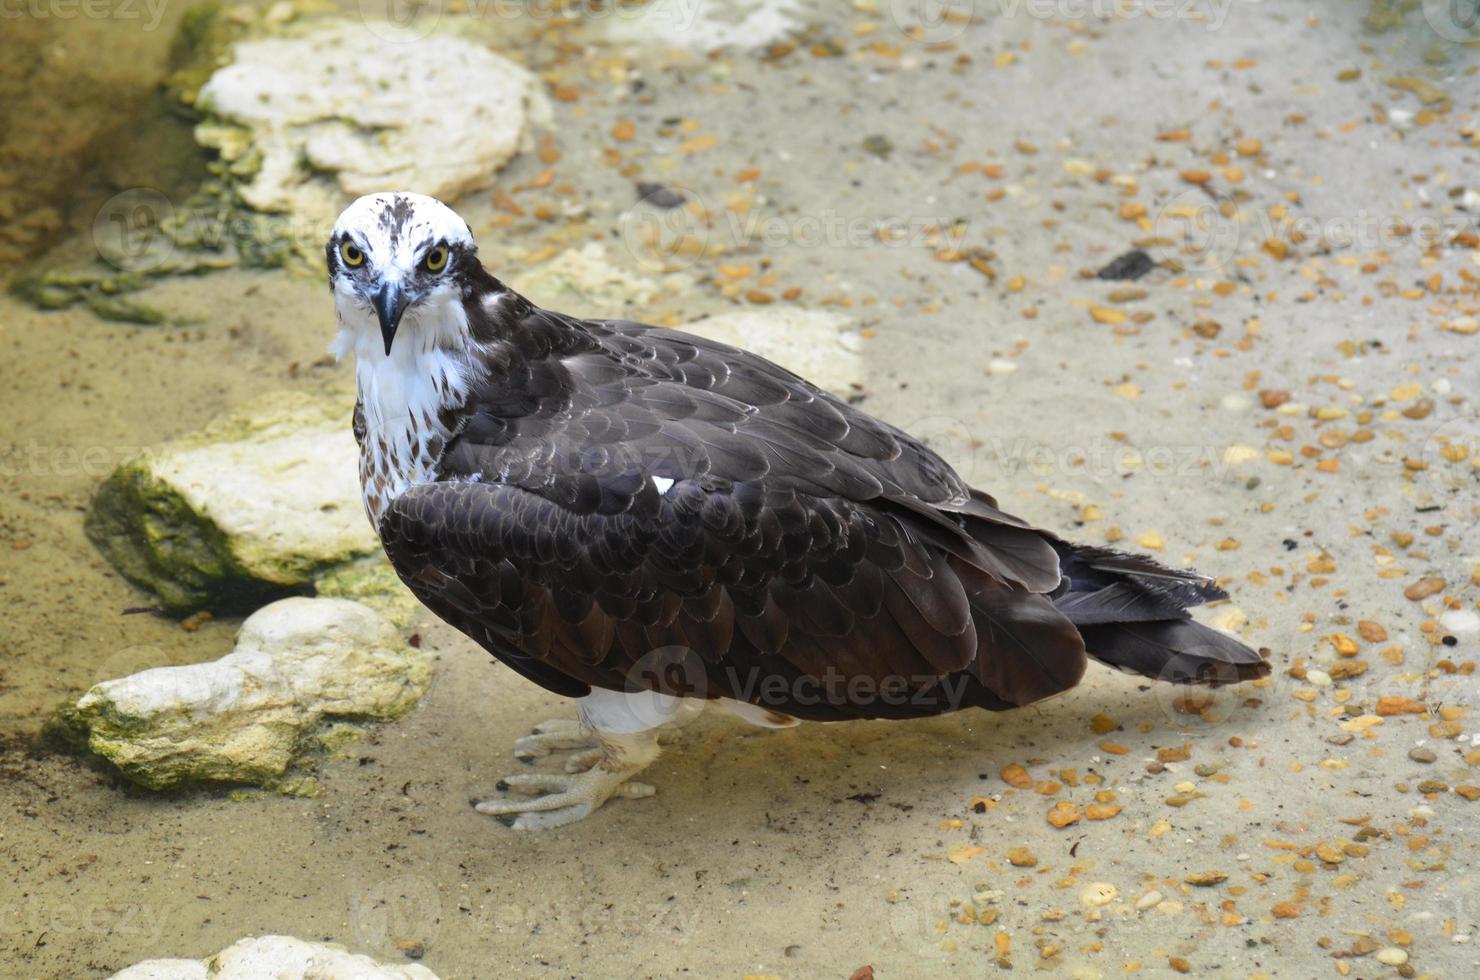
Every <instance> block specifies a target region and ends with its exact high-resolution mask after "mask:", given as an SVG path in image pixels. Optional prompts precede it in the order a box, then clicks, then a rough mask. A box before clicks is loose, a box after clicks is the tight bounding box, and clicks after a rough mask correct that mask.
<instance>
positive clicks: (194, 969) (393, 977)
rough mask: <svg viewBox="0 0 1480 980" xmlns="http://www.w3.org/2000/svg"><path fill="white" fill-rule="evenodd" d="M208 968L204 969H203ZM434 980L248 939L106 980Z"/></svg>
mask: <svg viewBox="0 0 1480 980" xmlns="http://www.w3.org/2000/svg"><path fill="white" fill-rule="evenodd" d="M207 962H209V964H210V965H209V968H208V967H207ZM207 976H209V977H210V980H263V978H264V977H273V978H275V980H438V978H437V975H436V974H435V973H433V972H432V971H431V970H428V969H427V968H426V967H424V966H422V965H421V964H419V963H408V964H406V965H403V966H400V965H398V966H387V965H386V964H383V963H377V962H376V961H375V960H372V959H371V958H370V957H368V956H364V955H361V954H356V953H351V952H349V951H348V950H346V949H345V948H344V947H342V946H335V945H331V944H328V943H311V942H306V941H304V940H302V939H294V938H293V937H292V936H251V937H248V938H246V939H243V940H240V941H238V942H236V943H234V944H233V945H231V946H228V947H227V948H226V949H224V950H222V951H221V952H219V953H217V954H216V955H215V956H213V957H211V958H210V960H209V961H203V960H148V961H146V962H144V963H139V964H137V965H135V966H131V967H129V968H128V969H126V970H123V971H121V972H119V973H115V974H113V977H112V980H206V977H207Z"/></svg>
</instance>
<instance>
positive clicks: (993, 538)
mask: <svg viewBox="0 0 1480 980" xmlns="http://www.w3.org/2000/svg"><path fill="white" fill-rule="evenodd" d="M521 304H523V305H521ZM497 308H498V309H499V310H500V311H505V313H504V314H501V315H506V314H507V311H514V315H515V319H513V320H508V321H503V322H497V323H495V322H490V321H489V320H488V319H487V317H488V315H489V314H487V313H486V312H485V310H486V308H485V307H484V305H483V304H481V303H478V302H470V303H469V304H468V305H467V307H466V309H467V310H468V312H469V316H470V321H472V322H473V323H474V328H475V329H474V333H475V336H477V337H478V338H479V339H480V341H481V342H483V343H484V344H485V345H487V347H488V350H489V351H490V352H491V353H490V354H489V358H490V363H489V372H488V380H487V381H486V383H484V384H483V385H481V386H480V387H478V388H476V389H475V390H474V391H473V392H472V394H471V397H470V398H469V399H468V401H467V403H466V405H464V406H463V408H462V409H461V410H460V411H459V412H457V413H455V417H454V418H453V419H452V420H451V421H452V428H453V429H454V431H455V432H456V435H455V436H454V437H453V438H452V439H451V440H450V442H449V444H448V446H447V448H446V450H445V451H444V454H443V456H442V459H441V462H440V474H439V476H440V480H439V482H436V483H433V484H429V485H424V486H418V487H414V488H412V489H411V490H408V491H407V492H405V493H403V494H402V495H401V496H400V497H399V498H397V499H396V500H395V501H393V502H392V503H391V505H390V506H389V507H388V508H387V510H386V512H385V515H384V517H383V518H382V521H381V525H380V528H379V530H380V533H381V538H382V541H383V543H384V545H385V548H386V552H387V554H388V555H389V556H390V558H391V561H392V563H393V565H394V566H395V567H396V570H397V572H398V573H399V574H400V575H401V577H402V578H403V580H405V581H406V583H407V585H408V586H410V588H411V589H412V590H413V591H414V592H415V593H416V594H417V595H418V596H419V597H421V598H422V600H423V601H424V602H426V603H427V605H428V606H429V607H431V608H432V609H433V610H434V611H435V612H437V613H438V614H439V615H441V616H443V618H445V619H447V620H448V621H449V622H452V623H453V624H454V625H456V626H458V627H459V628H461V629H463V630H464V631H465V632H467V633H468V634H469V635H471V636H473V637H474V638H475V639H477V640H478V641H479V642H480V643H482V644H483V645H484V646H485V647H486V648H488V649H489V650H490V651H492V652H493V653H494V654H495V655H496V656H498V657H499V658H500V659H502V660H504V661H505V662H508V663H509V664H510V665H511V666H513V667H514V668H515V669H516V670H519V671H520V672H521V673H523V674H524V675H525V676H527V677H529V678H530V679H531V680H534V681H536V682H537V683H540V684H542V685H544V686H546V687H548V688H550V689H551V690H556V691H558V692H560V693H566V694H581V693H584V692H585V691H586V690H588V689H589V688H590V687H605V688H611V689H617V690H621V689H626V688H628V687H629V686H631V685H632V684H634V679H633V676H632V675H633V671H634V668H635V667H636V666H637V665H638V664H640V663H642V662H643V659H644V657H646V655H647V654H648V653H649V652H650V651H652V650H653V649H654V648H656V647H661V646H687V647H691V648H693V649H694V650H696V651H697V652H698V653H699V655H700V659H701V661H702V663H703V665H704V667H703V669H704V671H706V685H707V693H709V694H711V695H724V696H727V697H736V698H741V699H746V700H752V701H756V702H757V703H761V702H759V701H757V698H758V697H759V695H758V694H757V693H756V689H755V688H754V681H755V680H756V679H757V678H758V677H765V678H773V679H779V680H780V681H782V682H783V683H781V684H779V685H773V690H776V691H781V692H783V693H781V694H778V695H775V696H774V697H773V699H772V702H771V703H767V704H766V706H767V707H772V708H776V709H777V710H781V711H784V712H787V713H790V714H795V715H798V716H801V717H814V718H841V717H871V716H886V717H906V716H910V715H919V714H933V713H938V712H940V711H946V710H952V709H954V708H959V707H962V706H964V704H966V703H971V704H979V705H981V706H984V707H992V708H1000V707H1006V706H1011V705H1017V704H1024V703H1027V702H1029V701H1032V700H1036V699H1037V698H1040V697H1045V696H1047V695H1048V694H1052V693H1055V692H1057V691H1059V690H1063V689H1064V688H1065V687H1068V686H1072V684H1073V683H1074V682H1075V681H1077V680H1078V677H1079V674H1080V672H1081V671H1082V670H1083V666H1084V659H1085V653H1084V645H1083V643H1082V641H1081V640H1080V639H1079V635H1078V633H1077V631H1076V630H1075V629H1074V627H1073V626H1072V625H1071V624H1070V623H1069V622H1068V621H1067V620H1066V619H1064V618H1063V617H1062V616H1059V615H1058V614H1057V613H1056V612H1055V611H1054V609H1053V606H1052V604H1051V603H1050V602H1049V601H1048V600H1046V599H1044V598H1042V597H1041V596H1039V595H1038V594H1039V593H1046V592H1049V591H1051V590H1053V589H1055V588H1056V587H1058V585H1059V582H1060V571H1059V555H1058V553H1057V552H1056V551H1055V548H1054V544H1053V542H1054V541H1056V539H1054V538H1052V536H1049V535H1045V534H1043V533H1042V532H1038V531H1035V530H1033V529H1031V528H1029V527H1028V526H1027V525H1026V524H1024V523H1023V522H1021V521H1019V520H1017V519H1016V518H1013V517H1011V516H1010V515H1007V514H1004V513H1002V512H1001V511H1000V510H998V509H997V507H996V502H995V501H994V500H992V498H991V497H989V496H987V495H985V494H982V493H979V492H977V491H973V490H971V489H970V488H969V487H968V486H967V485H966V484H965V483H964V482H963V481H961V479H960V478H959V477H958V476H957V475H956V474H955V472H954V471H952V470H951V468H950V467H949V466H948V465H947V464H946V463H945V462H944V461H943V460H941V459H940V458H939V457H938V456H937V455H936V454H934V453H933V452H932V451H930V450H929V449H928V448H927V447H925V446H924V445H922V444H921V443H919V442H918V441H916V440H915V439H913V438H911V437H910V436H908V435H906V434H905V433H903V432H901V431H899V430H897V429H895V428H893V427H892V426H889V425H887V424H886V423H884V422H881V421H879V420H877V419H874V418H872V417H871V416H869V415H867V414H866V413H864V412H862V411H861V410H859V409H858V408H856V407H855V406H852V405H849V404H848V403H846V402H844V401H842V400H840V399H838V398H836V397H834V396H832V395H831V394H829V393H827V392H824V391H821V390H820V389H817V388H815V387H814V386H812V385H810V384H809V383H807V382H806V381H804V380H802V379H800V378H798V377H796V376H795V375H793V374H791V373H790V372H788V371H786V370H784V369H783V368H780V367H778V366H776V365H775V364H772V363H771V362H769V361H766V360H764V359H762V358H760V357H757V356H755V355H753V354H750V353H748V352H745V351H741V350H736V349H733V348H730V347H727V346H725V345H723V344H718V343H715V342H713V341H708V340H704V339H702V338H698V337H692V336H689V335H686V334H682V333H679V332H677V331H671V330H663V329H660V328H655V327H648V326H644V325H642V324H636V323H629V322H622V321H617V322H582V321H575V320H571V319H569V318H566V317H562V316H560V315H559V314H555V313H550V312H548V311H544V310H539V309H538V308H535V307H533V306H530V305H528V304H527V303H526V302H525V301H522V300H519V301H518V302H513V303H500V304H497ZM654 477H659V478H662V479H664V480H671V481H673V483H672V484H671V486H667V487H666V488H665V489H666V491H667V492H663V493H660V492H659V490H658V489H657V486H656V485H655V484H654V482H653V478H654ZM828 674H841V675H843V676H844V677H845V678H848V679H863V680H867V681H869V682H871V683H875V684H878V683H882V682H885V681H886V680H892V681H897V682H900V683H902V684H904V685H905V687H906V688H907V690H908V692H909V693H911V694H913V695H920V694H921V692H923V691H925V690H926V689H933V690H934V691H935V693H933V694H931V696H930V697H928V698H922V700H921V701H920V702H919V703H911V704H907V705H901V704H893V703H890V704H883V703H879V702H877V701H876V702H869V703H863V702H860V701H858V700H857V699H849V698H844V699H843V700H842V701H839V700H838V699H836V698H833V699H832V700H827V699H824V700H823V701H822V702H820V703H802V699H801V698H800V696H799V695H798V693H797V689H798V685H801V684H803V683H804V682H806V681H807V680H809V679H810V680H816V679H818V678H821V677H823V676H824V675H828ZM951 677H960V678H963V679H965V680H968V681H969V682H970V683H969V684H967V685H965V686H964V687H963V686H962V685H957V686H956V687H954V688H944V689H945V690H946V691H947V692H950V691H954V692H955V693H954V695H951V696H947V694H942V693H941V691H940V689H941V688H942V685H940V684H938V682H939V681H940V679H941V678H951ZM963 692H964V693H963ZM777 698H779V702H780V703H777V701H776V699H777ZM963 698H964V701H963V700H962V699H963Z"/></svg>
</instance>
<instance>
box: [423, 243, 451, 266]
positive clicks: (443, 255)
mask: <svg viewBox="0 0 1480 980" xmlns="http://www.w3.org/2000/svg"><path fill="white" fill-rule="evenodd" d="M426 267H427V271H428V272H441V271H442V270H443V269H445V268H447V246H446V245H438V246H437V247H435V248H433V249H432V250H431V251H430V252H428V253H427V257H426Z"/></svg>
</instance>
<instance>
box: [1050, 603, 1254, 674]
mask: <svg viewBox="0 0 1480 980" xmlns="http://www.w3.org/2000/svg"><path fill="white" fill-rule="evenodd" d="M1079 632H1080V634H1081V635H1082V636H1083V637H1084V645H1085V648H1086V649H1087V650H1088V652H1089V655H1090V656H1091V657H1094V658H1095V659H1096V660H1098V661H1100V662H1101V663H1104V664H1108V665H1110V666H1111V667H1115V668H1118V669H1120V670H1126V671H1130V672H1131V673H1133V674H1140V675H1141V676H1143V677H1153V678H1155V679H1157V680H1161V681H1167V682H1168V683H1172V684H1203V685H1206V686H1208V687H1221V686H1223V685H1224V684H1237V683H1238V682H1239V681H1251V680H1254V679H1256V678H1259V677H1264V676H1265V675H1267V674H1268V673H1269V663H1268V662H1267V661H1266V660H1265V659H1264V658H1263V657H1261V656H1259V654H1258V653H1257V652H1256V651H1254V650H1251V649H1249V648H1248V647H1246V646H1244V645H1243V644H1242V643H1240V642H1239V641H1238V640H1235V639H1234V638H1233V637H1231V636H1226V635H1224V634H1223V633H1220V632H1218V631H1217V630H1215V629H1209V628H1208V627H1206V626H1203V625H1202V624H1201V623H1194V622H1193V621H1192V620H1190V619H1181V620H1163V621H1161V622H1154V623H1105V624H1103V625H1099V626H1081V627H1080V628H1079Z"/></svg>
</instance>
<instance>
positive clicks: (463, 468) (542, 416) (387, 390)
mask: <svg viewBox="0 0 1480 980" xmlns="http://www.w3.org/2000/svg"><path fill="white" fill-rule="evenodd" d="M327 258H328V266H329V285H330V288H331V289H332V290H333V293H334V303H335V308H336V310H337V312H338V319H339V333H338V336H337V338H336V340H335V342H334V347H333V350H334V352H335V353H336V354H338V355H339V356H343V355H346V354H351V353H352V354H354V356H355V361H356V368H355V372H356V379H357V383H358V389H359V399H358V403H357V404H356V406H355V414H354V431H355V438H356V440H357V441H358V442H359V446H360V479H361V482H362V485H363V487H364V497H365V511H366V513H367V514H368V515H369V518H370V522H371V523H372V524H373V525H374V527H375V530H376V532H377V533H378V534H379V536H380V540H381V543H382V544H383V545H384V547H385V552H386V555H387V557H388V558H389V559H390V561H391V564H392V565H394V566H395V569H396V572H397V574H399V576H400V577H401V579H402V581H404V582H405V583H406V585H407V586H408V587H410V589H411V591H412V592H414V593H415V594H416V595H417V597H418V598H420V599H421V601H422V602H423V603H425V604H426V605H427V606H428V607H429V608H430V609H431V610H432V611H433V612H434V613H436V614H437V615H438V616H440V617H441V618H442V619H444V620H446V621H447V622H448V623H450V624H452V625H453V626H455V627H456V628H458V629H459V630H461V631H463V632H464V633H466V634H467V635H468V636H470V637H472V638H473V639H474V640H475V641H477V642H478V643H479V644H480V645H482V646H483V647H484V648H485V649H486V650H488V651H489V652H490V653H492V654H493V655H494V656H495V657H497V658H498V659H499V660H501V661H502V662H503V663H505V664H507V665H508V666H509V667H510V668H512V669H513V670H515V671H516V672H518V673H519V674H521V675H523V676H524V677H526V678H527V679H529V680H531V681H533V682H534V683H536V684H539V685H540V686H541V687H544V688H546V689H547V690H550V691H553V692H555V693H557V694H561V695H565V696H568V697H571V698H575V699H577V705H578V709H577V710H578V714H579V718H580V721H579V722H578V723H577V722H572V721H564V722H550V723H546V724H544V725H540V726H538V727H537V728H536V729H535V730H534V732H533V733H532V734H530V735H528V736H525V737H524V738H521V739H519V740H518V742H517V743H516V745H515V753H516V755H517V756H519V757H520V758H521V759H523V760H525V761H528V760H530V759H533V758H535V757H537V756H542V755H546V754H549V753H550V752H552V751H573V752H574V754H573V755H572V756H571V758H570V761H569V763H568V764H567V766H566V771H565V772H564V773H526V774H523V775H519V776H511V777H508V778H507V779H504V780H502V781H501V782H500V783H499V784H498V786H499V789H500V790H503V791H505V792H509V793H512V794H513V795H511V796H509V797H508V798H504V799H495V800H488V801H483V802H479V803H477V804H476V806H477V809H478V810H479V811H481V812H483V813H487V814H491V815H494V816H497V817H499V818H500V819H502V820H503V821H504V822H505V823H507V824H509V825H510V826H513V827H515V828H518V829H536V828H543V827H552V826H558V825H560V824H564V823H569V822H571V821H573V820H578V819H581V818H582V817H585V816H586V815H588V814H589V813H591V811H593V810H594V809H596V808H597V807H599V806H600V805H601V804H602V803H603V802H605V801H606V800H607V799H609V798H611V797H612V796H622V797H638V796H648V795H651V794H652V793H653V789H652V787H650V786H646V785H644V784H641V783H637V782H633V781H631V777H632V776H634V775H636V774H637V773H638V772H640V771H641V770H642V769H643V768H644V767H645V766H647V765H649V764H650V763H651V762H652V761H653V760H654V759H655V758H657V755H658V729H660V728H662V727H663V726H664V725H665V724H668V723H671V722H672V721H673V720H674V719H675V718H676V717H677V716H678V715H679V713H680V712H682V711H684V710H685V709H686V708H691V707H692V706H694V705H695V704H703V703H710V704H718V705H720V706H723V707H725V708H727V709H729V710H731V711H733V712H734V713H736V714H738V715H740V716H742V717H743V718H745V719H747V720H749V721H752V722H755V723H758V724H761V725H768V726H772V727H785V726H790V725H794V724H796V723H797V722H798V720H802V719H807V720H817V721H836V720H842V719H850V718H914V717H920V716H925V715H935V714H942V713H945V712H949V711H955V710H959V709H962V708H968V707H972V708H986V709H988V710H991V711H1000V710H1004V709H1008V708H1015V707H1019V706H1021V705H1026V704H1031V703H1033V702H1035V701H1039V700H1041V699H1043V698H1046V697H1049V696H1050V695H1053V694H1057V693H1059V692H1061V691H1065V690H1068V689H1069V688H1071V687H1073V686H1074V685H1075V684H1077V683H1078V682H1079V679H1080V677H1081V675H1082V674H1083V673H1084V669H1085V664H1086V658H1087V657H1088V658H1093V659H1095V660H1098V661H1100V662H1102V663H1105V664H1108V665H1110V666H1112V667H1117V668H1120V669H1123V670H1126V671H1130V672H1132V673H1135V674H1139V675H1143V676H1146V677H1152V678H1159V679H1161V680H1166V681H1174V682H1180V683H1199V684H1209V685H1216V684H1224V683H1232V682H1236V681H1241V680H1246V679H1250V678H1256V677H1262V676H1264V675H1265V674H1267V673H1268V672H1269V665H1268V664H1267V663H1266V662H1265V661H1264V660H1263V658H1262V657H1261V656H1260V655H1259V654H1258V653H1256V652H1254V651H1253V650H1251V649H1249V648H1248V647H1246V646H1244V645H1243V644H1242V643H1239V642H1238V641H1236V640H1234V639H1232V638H1230V637H1228V636H1225V635H1223V634H1221V633H1219V632H1216V631H1214V630H1211V629H1208V628H1207V627H1204V626H1201V625H1199V624H1197V623H1195V622H1193V621H1192V620H1191V619H1190V618H1189V617H1188V614H1187V612H1186V610H1187V608H1188V607H1189V606H1194V605H1197V604H1199V603H1202V602H1206V601H1208V600H1212V599H1222V598H1226V594H1225V593H1224V592H1223V591H1222V590H1221V589H1220V588H1218V587H1217V586H1216V585H1214V584H1213V582H1212V581H1211V580H1210V579H1208V578H1206V577H1204V576H1200V575H1197V574H1195V573H1192V572H1186V571H1179V570H1174V569H1170V568H1167V567H1164V566H1162V565H1160V564H1158V563H1156V562H1154V561H1152V560H1150V559H1148V558H1145V557H1142V556H1139V555H1130V554H1122V553H1118V552H1113V551H1108V550H1105V549H1101V548H1093V547H1084V546H1081V545H1075V544H1071V543H1069V542H1067V541H1065V540H1063V539H1062V538H1059V537H1058V536H1056V535H1054V534H1052V533H1050V532H1048V531H1043V530H1038V529H1036V528H1033V527H1031V526H1030V525H1028V524H1027V523H1025V522H1023V521H1021V520H1019V519H1018V518H1016V517H1013V516H1012V515H1010V514H1007V513H1005V512H1004V511H1002V510H1000V509H999V508H998V506H997V502H996V501H995V500H994V499H993V498H992V497H990V496H988V495H987V494H986V493H983V492H982V491H980V490H976V489H973V488H972V487H970V486H968V485H967V484H966V483H965V482H964V481H962V479H961V478H960V477H959V476H957V475H956V473H955V472H954V471H953V470H952V469H951V467H950V466H949V465H947V463H946V462H945V461H944V460H942V459H941V458H940V457H939V456H937V455H936V454H935V453H933V452H932V451H931V450H930V449H928V448H927V447H926V446H924V445H923V444H921V443H920V442H918V441H917V440H915V439H913V438H912V437H910V436H909V435H908V434H907V433H905V432H902V431H901V430H899V429H896V428H894V427H893V426H891V425H889V424H887V423H885V422H882V421H880V420H878V419H875V418H873V417H871V416H870V415H868V414H867V413H865V412H863V411H861V410H860V409H858V408H857V407H855V406H853V405H850V404H848V403H847V402H844V401H842V400H840V399H838V398H836V397H834V396H833V395H831V394H829V393H827V392H825V391H822V390H821V389H819V388H817V387H815V386H814V385H812V384H809V383H808V382H807V381H806V380H804V379H802V378H799V377H797V376H796V375H794V374H792V373H791V372H789V371H787V370H786V369H785V368H782V367H779V366H778V365H776V364H772V363H771V362H770V361H767V360H765V359H763V358H761V357H758V356H756V355H755V354H751V353H748V352H746V351H743V350H737V349H735V348H733V347H728V346H726V345H724V344H720V343H715V342H713V341H709V340H704V339H702V338H699V337H694V336H690V335H688V334H685V333H680V332H678V331H676V330H668V329H664V328H659V327H651V326H646V325H644V324H641V323H634V322H630V321H626V320H579V319H576V318H574V317H570V316H564V315H562V314H560V313H555V312H553V311H550V310H544V309H541V308H540V307H538V306H536V305H535V304H534V303H532V302H531V301H530V300H528V299H526V298H524V297H523V296H521V295H519V294H518V293H516V292H515V291H513V290H512V289H510V288H508V287H507V286H505V285H504V284H503V283H502V282H500V281H499V280H498V279H496V278H495V277H494V276H492V275H491V274H489V273H488V272H487V271H486V270H485V269H484V268H483V267H482V265H481V264H480V263H479V261H478V255H477V246H476V245H475V244H474V242H473V237H472V234H471V232H470V231H469V229H468V226H467V224H466V223H465V222H464V221H463V220H462V219H461V218H459V217H458V216H457V215H456V214H455V213H454V212H453V211H452V210H450V209H449V208H447V207H446V206H445V205H443V204H442V203H440V202H438V201H436V200H433V199H432V198H429V197H423V196H421V195H417V194H406V193H387V194H374V195H371V196H368V197H363V198H360V199H359V200H358V201H356V202H355V203H354V204H352V205H350V207H349V208H348V209H346V210H345V212H344V213H343V214H342V215H341V216H340V217H339V220H338V222H337V223H336V224H335V226H334V230H333V233H332V235H331V237H330V239H329V242H328V245H327ZM575 750H583V751H575Z"/></svg>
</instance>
